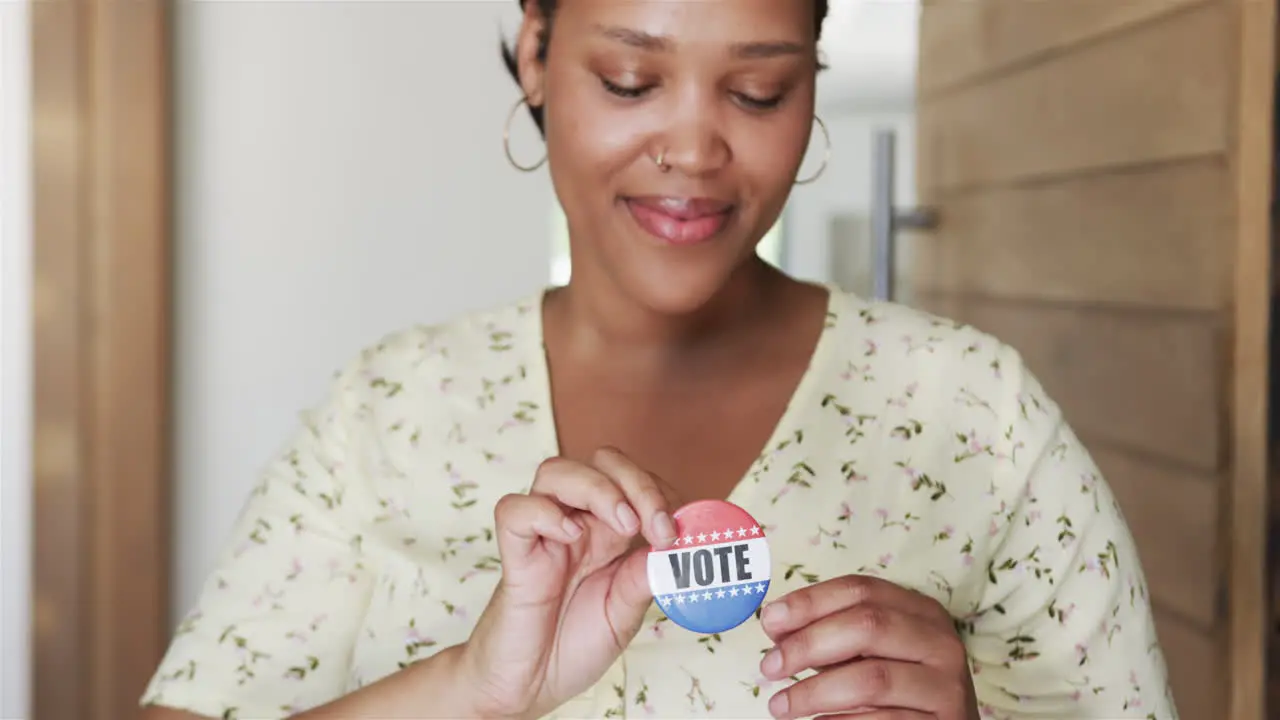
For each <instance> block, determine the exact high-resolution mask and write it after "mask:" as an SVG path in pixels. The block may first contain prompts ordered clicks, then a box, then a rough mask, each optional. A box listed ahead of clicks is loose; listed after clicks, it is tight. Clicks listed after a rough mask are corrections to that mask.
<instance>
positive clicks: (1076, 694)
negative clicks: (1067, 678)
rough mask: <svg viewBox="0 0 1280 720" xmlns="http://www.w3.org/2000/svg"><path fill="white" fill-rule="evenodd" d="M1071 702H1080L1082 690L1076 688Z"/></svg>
mask: <svg viewBox="0 0 1280 720" xmlns="http://www.w3.org/2000/svg"><path fill="white" fill-rule="evenodd" d="M1071 702H1080V691H1079V690H1076V691H1075V692H1073V693H1071Z"/></svg>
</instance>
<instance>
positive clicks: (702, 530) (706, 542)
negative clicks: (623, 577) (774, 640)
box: [648, 500, 771, 635]
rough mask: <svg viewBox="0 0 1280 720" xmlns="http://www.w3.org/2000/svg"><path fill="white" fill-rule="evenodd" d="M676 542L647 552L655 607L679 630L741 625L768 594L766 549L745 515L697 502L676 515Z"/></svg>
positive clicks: (726, 505)
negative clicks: (660, 609) (656, 605)
mask: <svg viewBox="0 0 1280 720" xmlns="http://www.w3.org/2000/svg"><path fill="white" fill-rule="evenodd" d="M672 519H673V520H675V525H676V532H677V534H678V537H677V538H676V541H675V544H674V545H673V546H672V547H671V548H670V549H667V550H651V551H649V567H648V571H649V587H650V589H652V590H653V597H654V601H655V602H657V603H658V606H659V607H661V608H662V611H663V612H664V613H666V615H667V617H668V618H670V619H671V621H672V622H674V623H676V624H677V625H679V626H681V627H683V628H685V629H687V630H692V631H693V632H696V633H703V634H706V635H710V634H713V633H719V632H725V631H726V630H731V629H733V628H735V627H737V626H738V625H741V624H742V623H743V622H745V621H746V620H747V619H748V618H750V617H751V616H752V615H753V614H755V612H756V609H757V608H759V607H760V604H761V603H763V602H764V596H765V593H767V592H768V591H769V573H770V567H771V565H770V559H769V543H768V541H767V540H766V539H765V536H764V528H762V527H760V524H759V523H757V522H756V521H755V519H754V518H752V517H751V516H750V515H749V514H747V512H746V511H745V510H743V509H742V508H740V507H738V506H737V505H733V504H731V503H727V502H723V501H720V500H701V501H698V502H695V503H691V504H689V505H686V506H684V507H683V508H681V509H679V510H677V511H676V512H675V513H674V514H673V515H672Z"/></svg>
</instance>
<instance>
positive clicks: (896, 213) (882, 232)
mask: <svg viewBox="0 0 1280 720" xmlns="http://www.w3.org/2000/svg"><path fill="white" fill-rule="evenodd" d="M872 142H873V148H872V167H871V172H872V179H871V238H872V242H871V263H872V268H873V270H872V295H873V296H874V298H875V299H876V300H892V299H893V297H894V290H895V288H894V278H895V277H896V271H897V268H896V267H895V265H896V263H895V260H894V253H895V251H896V249H897V232H898V230H900V229H907V230H932V229H933V228H935V227H937V225H938V213H937V211H936V210H934V209H932V208H924V207H916V208H905V209H899V208H898V206H897V201H896V200H895V199H894V182H895V181H896V179H897V178H896V168H895V167H894V164H895V163H896V162H897V159H896V157H895V155H896V152H897V134H896V133H895V132H894V131H893V130H888V129H880V130H876V131H875V133H874V135H873V139H872Z"/></svg>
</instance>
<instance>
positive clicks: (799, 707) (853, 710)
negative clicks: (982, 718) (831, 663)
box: [769, 660, 966, 720]
mask: <svg viewBox="0 0 1280 720" xmlns="http://www.w3.org/2000/svg"><path fill="white" fill-rule="evenodd" d="M965 698H966V695H965V693H964V688H963V686H962V685H961V683H960V681H959V680H958V679H951V677H950V676H948V675H945V674H944V673H942V672H940V671H938V670H935V669H933V668H930V667H928V666H927V665H920V664H918V663H908V662H897V661H893V660H860V661H858V662H852V663H848V664H846V665H842V666H841V667H839V668H836V669H835V670H831V671H829V672H825V673H821V674H818V675H813V676H812V677H808V678H805V679H804V680H801V681H800V682H798V683H796V684H794V685H792V686H790V687H788V688H786V689H785V690H783V691H781V692H779V693H777V694H776V695H774V696H773V697H772V698H770V699H769V712H770V713H772V714H773V716H774V717H776V718H797V717H809V716H812V715H823V714H830V713H845V714H849V715H852V716H853V717H857V718H859V719H860V720H864V719H865V717H866V715H859V714H858V713H859V712H860V711H863V710H871V709H875V710H877V711H883V712H889V711H896V712H899V713H908V712H910V713H915V714H914V715H912V714H907V715H904V717H908V718H913V719H914V718H917V717H921V716H923V717H929V718H934V717H938V718H944V719H945V720H950V719H951V718H962V717H964V703H965V702H966V699H965ZM873 717H874V716H873ZM889 717H896V716H894V715H889Z"/></svg>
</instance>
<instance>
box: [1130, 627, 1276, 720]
mask: <svg viewBox="0 0 1280 720" xmlns="http://www.w3.org/2000/svg"><path fill="white" fill-rule="evenodd" d="M1155 617H1156V634H1157V636H1158V637H1159V639H1160V644H1161V646H1162V647H1163V648H1164V653H1165V661H1166V663H1167V664H1168V666H1169V684H1170V685H1171V686H1172V688H1173V698H1174V702H1176V703H1177V705H1178V716H1179V718H1180V720H1221V719H1222V717H1223V710H1224V708H1225V707H1226V703H1227V697H1226V696H1227V683H1228V680H1227V664H1226V662H1225V656H1226V652H1225V649H1224V643H1223V640H1222V637H1223V636H1222V635H1221V634H1220V633H1218V634H1214V633H1206V632H1204V631H1203V630H1201V629H1199V628H1196V627H1195V626H1193V625H1190V624H1188V623H1187V622H1186V621H1184V620H1183V619H1181V618H1179V617H1177V616H1176V615H1170V614H1168V613H1164V612H1161V611H1160V610H1159V609H1157V610H1156V613H1155ZM1264 717H1265V716H1264V715H1254V716H1250V720H1262V718H1264ZM1233 720H1244V717H1243V716H1236V717H1234V718H1233Z"/></svg>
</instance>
